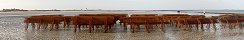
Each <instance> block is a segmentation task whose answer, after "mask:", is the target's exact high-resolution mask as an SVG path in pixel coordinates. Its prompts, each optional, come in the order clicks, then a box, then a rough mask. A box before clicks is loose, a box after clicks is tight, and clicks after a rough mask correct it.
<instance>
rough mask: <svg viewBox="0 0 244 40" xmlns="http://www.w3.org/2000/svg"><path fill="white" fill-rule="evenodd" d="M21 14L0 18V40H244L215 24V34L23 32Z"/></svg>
mask: <svg viewBox="0 0 244 40" xmlns="http://www.w3.org/2000/svg"><path fill="white" fill-rule="evenodd" d="M6 15H16V14H6ZM20 15H23V16H2V17H0V39H1V40H244V31H243V30H244V29H239V28H234V29H229V28H223V27H221V26H220V25H217V26H218V27H217V30H216V31H215V30H214V29H213V28H210V29H205V31H201V30H197V29H192V31H187V30H182V29H180V28H176V27H173V26H169V25H167V26H166V28H165V29H166V32H162V31H160V29H158V28H154V30H151V33H147V32H145V31H144V30H143V29H141V30H139V31H136V32H135V33H131V32H130V30H129V29H128V30H123V29H122V28H121V26H120V25H119V24H116V25H114V26H115V27H113V28H112V32H110V33H103V31H102V29H98V30H95V31H94V32H92V33H88V30H87V29H82V30H81V31H79V32H76V33H74V32H73V30H72V28H69V29H64V28H60V29H59V30H54V31H49V30H45V29H41V30H35V29H32V28H29V29H28V30H27V31H25V30H24V24H23V20H24V17H26V16H29V15H24V14H20ZM30 15H31V14H30ZM74 15H76V14H74ZM60 27H62V26H60ZM70 27H73V26H70Z"/></svg>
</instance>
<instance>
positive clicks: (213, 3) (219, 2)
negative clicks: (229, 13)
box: [0, 0, 244, 10]
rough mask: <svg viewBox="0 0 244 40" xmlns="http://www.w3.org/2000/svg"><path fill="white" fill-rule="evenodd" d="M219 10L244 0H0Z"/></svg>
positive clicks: (48, 5) (4, 3)
mask: <svg viewBox="0 0 244 40" xmlns="http://www.w3.org/2000/svg"><path fill="white" fill-rule="evenodd" d="M3 8H20V9H85V8H88V9H117V10H126V9H131V10H161V9H162V10H199V9H201V10H202V9H210V10H213V9H215V10H221V9H237V10H241V9H244V0H0V9H3Z"/></svg>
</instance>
